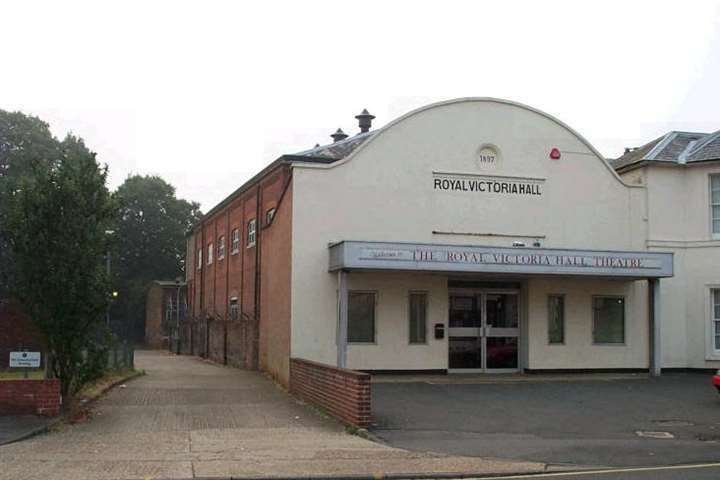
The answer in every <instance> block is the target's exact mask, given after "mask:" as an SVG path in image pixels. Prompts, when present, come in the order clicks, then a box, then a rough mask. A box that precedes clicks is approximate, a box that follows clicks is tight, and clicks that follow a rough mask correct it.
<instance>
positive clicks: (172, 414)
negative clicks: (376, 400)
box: [0, 351, 545, 480]
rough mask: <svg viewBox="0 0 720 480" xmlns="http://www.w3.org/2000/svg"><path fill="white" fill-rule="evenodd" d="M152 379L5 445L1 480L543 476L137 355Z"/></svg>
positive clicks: (244, 381) (236, 379)
mask: <svg viewBox="0 0 720 480" xmlns="http://www.w3.org/2000/svg"><path fill="white" fill-rule="evenodd" d="M135 359H136V362H135V363H136V367H137V368H141V369H145V370H146V372H147V375H145V376H143V377H139V378H137V379H135V380H132V381H130V382H128V384H127V386H126V388H119V387H118V388H115V389H114V390H113V391H111V392H110V393H109V394H108V395H107V396H106V397H104V398H103V399H102V400H100V401H99V402H98V403H97V404H96V405H95V407H94V414H93V416H92V418H91V419H90V420H88V421H87V422H84V423H82V424H77V425H63V426H62V427H60V428H59V429H58V430H56V431H53V432H51V433H48V434H44V435H40V436H37V437H33V438H31V439H29V440H26V441H23V442H18V443H14V444H9V445H5V446H0V479H18V478H23V479H57V480H65V479H68V480H69V479H72V480H81V479H146V478H153V479H159V478H163V479H189V478H202V477H221V478H222V477H225V478H227V477H230V476H233V477H240V478H242V477H260V476H272V477H298V476H314V475H317V476H332V475H378V474H382V473H385V474H389V473H395V474H398V473H440V472H442V473H450V472H457V473H459V472H477V473H503V472H537V471H542V470H544V469H545V465H544V464H539V463H527V462H507V461H502V460H492V459H481V458H471V457H457V456H446V455H439V454H432V453H422V452H410V451H406V450H402V449H398V448H391V447H388V446H386V445H382V444H380V443H376V442H372V441H370V440H366V439H363V438H360V437H358V436H356V435H350V434H347V433H345V430H344V428H343V427H342V426H340V425H339V424H337V423H336V422H335V421H333V420H331V419H327V418H324V417H322V416H320V415H319V414H317V413H316V412H315V411H314V410H312V409H310V408H308V407H307V406H305V405H302V404H300V403H298V402H297V401H295V400H294V399H293V398H292V397H290V396H289V395H288V394H287V393H285V392H284V391H283V390H282V389H280V388H279V387H278V386H277V385H276V384H275V383H273V382H272V381H271V380H269V379H268V378H266V377H265V376H263V375H262V374H260V373H258V372H248V371H243V370H238V369H234V368H229V367H222V366H218V365H214V364H211V363H208V362H204V361H202V360H200V359H197V358H194V357H187V356H174V355H171V354H168V353H165V352H158V351H139V352H136V357H135Z"/></svg>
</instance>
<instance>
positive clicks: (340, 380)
mask: <svg viewBox="0 0 720 480" xmlns="http://www.w3.org/2000/svg"><path fill="white" fill-rule="evenodd" d="M290 392H291V393H293V394H294V395H297V396H298V397H300V398H301V399H303V400H305V401H307V402H310V403H313V404H315V405H317V406H318V407H321V408H322V409H324V410H325V411H327V413H329V414H330V415H332V416H333V417H335V418H337V419H338V420H340V421H341V422H343V423H346V424H348V425H352V426H355V427H359V428H367V427H369V426H370V421H371V411H370V375H369V374H367V373H361V372H356V371H354V370H347V369H344V368H337V367H333V366H330V365H325V364H323V363H318V362H312V361H309V360H303V359H299V358H292V359H290Z"/></svg>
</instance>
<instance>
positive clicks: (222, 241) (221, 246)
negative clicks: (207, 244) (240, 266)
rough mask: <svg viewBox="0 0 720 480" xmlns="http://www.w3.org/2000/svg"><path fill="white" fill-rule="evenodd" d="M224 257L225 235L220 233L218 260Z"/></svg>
mask: <svg viewBox="0 0 720 480" xmlns="http://www.w3.org/2000/svg"><path fill="white" fill-rule="evenodd" d="M223 258H225V236H224V235H220V238H218V260H222V259H223Z"/></svg>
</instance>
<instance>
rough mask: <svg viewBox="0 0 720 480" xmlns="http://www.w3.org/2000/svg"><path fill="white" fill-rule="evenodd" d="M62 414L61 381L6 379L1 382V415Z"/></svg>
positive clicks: (55, 379)
mask: <svg viewBox="0 0 720 480" xmlns="http://www.w3.org/2000/svg"><path fill="white" fill-rule="evenodd" d="M28 414H30V415H45V416H47V417H55V416H57V415H60V381H59V380H58V379H57V378H53V379H49V380H5V381H2V382H0V415H28Z"/></svg>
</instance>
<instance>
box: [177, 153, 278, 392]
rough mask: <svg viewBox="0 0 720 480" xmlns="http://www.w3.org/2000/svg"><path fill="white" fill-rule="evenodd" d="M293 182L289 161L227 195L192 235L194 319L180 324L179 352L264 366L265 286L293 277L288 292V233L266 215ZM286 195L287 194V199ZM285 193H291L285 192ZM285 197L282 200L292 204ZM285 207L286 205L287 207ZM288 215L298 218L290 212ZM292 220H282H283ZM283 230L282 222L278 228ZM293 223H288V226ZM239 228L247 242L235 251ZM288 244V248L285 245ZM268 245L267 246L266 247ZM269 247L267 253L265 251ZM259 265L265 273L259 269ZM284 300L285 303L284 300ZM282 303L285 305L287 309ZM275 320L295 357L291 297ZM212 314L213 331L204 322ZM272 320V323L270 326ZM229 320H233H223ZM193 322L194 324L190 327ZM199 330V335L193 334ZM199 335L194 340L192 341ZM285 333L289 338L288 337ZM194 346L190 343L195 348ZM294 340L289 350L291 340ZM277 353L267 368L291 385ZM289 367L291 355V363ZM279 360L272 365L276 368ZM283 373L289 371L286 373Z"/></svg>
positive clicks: (274, 313) (189, 255)
mask: <svg viewBox="0 0 720 480" xmlns="http://www.w3.org/2000/svg"><path fill="white" fill-rule="evenodd" d="M289 180H290V170H289V167H288V166H281V167H278V168H277V169H275V170H272V171H270V172H268V173H267V174H266V175H265V176H264V177H262V178H260V179H259V180H258V181H257V182H256V183H255V184H253V185H249V186H248V187H247V188H245V189H244V190H243V191H240V192H238V193H237V194H235V195H234V196H233V197H232V198H230V199H228V200H227V201H226V202H225V203H224V204H223V205H222V207H220V208H218V209H217V210H216V211H213V212H211V214H210V215H208V216H207V217H206V218H204V219H203V220H202V222H201V224H200V225H198V227H197V228H196V229H195V230H194V232H193V233H192V235H191V236H189V238H188V253H187V258H188V259H192V260H191V261H190V262H189V263H188V265H187V271H188V274H187V276H186V279H187V282H188V294H187V295H188V301H189V303H190V308H189V312H190V318H189V319H188V325H186V326H185V327H183V328H181V332H182V334H183V338H182V340H181V343H182V345H181V346H180V351H181V352H182V353H192V354H195V355H201V356H204V357H207V358H209V359H212V360H213V361H217V362H227V364H229V365H233V366H238V367H242V368H250V369H256V368H259V367H261V366H260V343H261V336H262V333H261V331H260V324H261V322H262V319H263V318H264V313H263V311H262V305H261V304H262V303H263V302H262V300H260V301H258V300H257V299H258V298H260V299H262V298H263V295H262V293H261V291H262V288H263V287H262V286H263V285H266V286H267V287H268V288H270V289H271V290H273V291H275V292H278V291H279V289H280V288H281V287H280V286H279V283H280V282H282V281H287V283H288V285H287V288H286V290H287V291H288V292H289V282H290V277H289V273H288V272H289V268H290V266H289V262H290V256H289V248H290V246H289V235H290V233H289V231H288V232H285V233H282V232H281V233H278V234H275V233H274V229H275V228H276V222H274V221H273V222H271V223H270V224H269V225H266V223H267V222H266V215H267V212H268V210H269V209H271V208H277V207H279V206H280V198H281V196H282V193H283V191H284V190H285V187H286V186H287V185H288V182H289ZM286 197H287V196H286ZM283 198H285V197H283ZM285 201H286V199H284V200H283V202H285ZM281 210H282V209H281ZM286 214H287V215H291V212H290V211H289V210H288V212H287V213H286ZM251 219H256V222H257V223H256V225H257V227H256V243H255V245H248V243H247V239H248V227H249V222H250V220H251ZM282 223H285V224H287V222H278V225H280V224H282ZM279 228H283V227H279ZM288 228H289V227H288ZM235 229H238V231H239V232H240V245H239V248H238V249H237V251H236V252H233V248H232V232H233V230H235ZM266 237H270V241H271V242H272V246H271V248H276V247H281V248H280V251H279V255H280V256H281V257H282V260H281V262H286V263H287V265H278V264H277V261H276V260H275V259H274V258H271V256H272V255H273V251H272V250H269V251H268V250H267V249H268V248H269V247H268V246H267V241H268V240H266ZM285 239H288V245H287V246H284V247H282V246H280V245H279V244H278V242H280V241H283V240H285ZM221 241H224V244H225V255H224V258H219V255H218V254H219V252H218V244H219V243H220V242H221ZM211 244H212V262H211V263H208V248H209V247H210V245H211ZM283 248H284V250H283ZM263 249H265V250H263ZM198 251H202V265H201V266H200V267H201V268H198V262H197V260H198ZM263 251H265V252H266V254H263V253H261V252H263ZM263 258H264V259H265V260H266V261H268V262H269V263H271V264H273V267H272V268H281V269H286V270H287V271H286V270H283V271H282V272H281V274H280V276H279V277H278V276H277V275H275V273H274V272H268V270H267V269H266V268H265V267H263V266H262V262H263ZM258 263H260V264H261V266H260V269H259V270H260V273H259V274H258V268H257V266H258ZM264 275H271V276H272V277H273V278H274V280H271V281H270V283H267V282H266V281H265V280H264V279H263V276H264ZM231 299H236V302H237V306H238V312H239V313H238V315H237V317H236V318H231V315H230V308H229V306H230V301H231ZM281 302H284V300H281ZM283 308H285V307H284V306H283ZM270 310H271V315H272V316H273V319H271V320H268V321H267V322H270V323H272V324H273V325H274V324H275V322H277V321H282V324H283V327H282V328H287V329H288V332H287V333H282V332H280V331H279V330H278V329H270V330H268V333H269V334H272V335H276V336H278V338H280V340H281V341H280V348H281V350H280V351H281V352H283V354H284V355H285V356H286V357H287V356H288V355H289V328H290V322H289V300H288V305H287V315H288V318H287V321H284V320H276V318H278V314H279V313H278V312H277V311H274V310H273V309H272V307H271V308H270ZM207 318H210V319H212V321H211V322H210V328H207V327H206V325H205V322H206V319H207ZM267 322H266V324H267ZM224 323H226V325H224ZM190 324H192V327H191V326H190ZM191 330H192V334H191ZM190 336H192V342H190ZM286 337H287V339H288V340H286ZM190 343H191V345H190ZM286 343H287V348H286V346H285V344H286ZM271 350H272V353H270V356H268V355H267V354H265V357H264V358H265V359H266V360H267V359H269V358H272V359H273V362H269V361H267V362H266V363H265V364H264V366H262V367H261V368H268V369H270V368H272V370H271V372H272V373H273V375H275V376H276V377H278V378H280V379H282V378H285V382H287V377H288V372H289V367H287V365H285V366H284V367H283V366H282V365H279V364H278V362H275V361H274V359H275V358H276V353H275V350H274V349H273V348H269V349H266V353H267V352H270V351H271ZM285 362H286V364H287V359H286V360H285ZM271 363H272V367H271V366H270V365H271ZM283 371H284V373H283Z"/></svg>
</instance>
